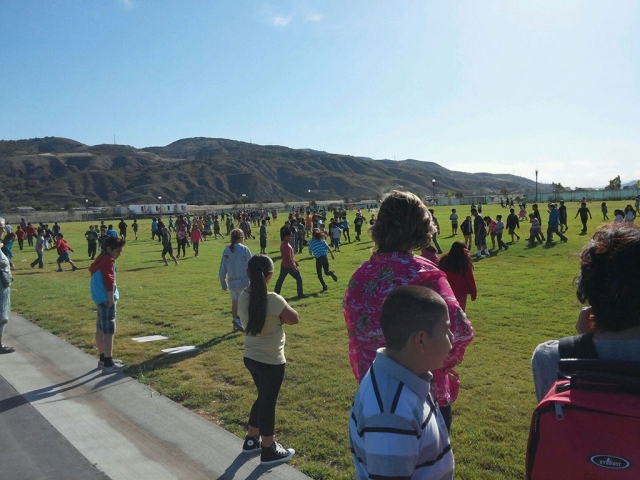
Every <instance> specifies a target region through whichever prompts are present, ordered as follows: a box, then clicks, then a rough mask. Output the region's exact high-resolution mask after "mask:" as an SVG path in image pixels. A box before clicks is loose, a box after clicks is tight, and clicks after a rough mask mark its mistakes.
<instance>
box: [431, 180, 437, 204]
mask: <svg viewBox="0 0 640 480" xmlns="http://www.w3.org/2000/svg"><path fill="white" fill-rule="evenodd" d="M431 185H432V186H433V203H434V205H435V203H436V179H435V178H434V179H433V180H431Z"/></svg>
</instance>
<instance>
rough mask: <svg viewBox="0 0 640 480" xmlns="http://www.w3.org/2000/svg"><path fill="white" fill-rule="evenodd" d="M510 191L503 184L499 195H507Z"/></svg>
mask: <svg viewBox="0 0 640 480" xmlns="http://www.w3.org/2000/svg"><path fill="white" fill-rule="evenodd" d="M510 193H511V191H510V190H509V189H508V188H507V187H505V186H504V185H503V186H502V188H501V189H500V195H502V196H504V197H506V196H507V195H509V194H510Z"/></svg>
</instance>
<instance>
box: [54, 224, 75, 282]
mask: <svg viewBox="0 0 640 480" xmlns="http://www.w3.org/2000/svg"><path fill="white" fill-rule="evenodd" d="M55 249H56V251H57V252H58V260H57V262H58V270H57V271H58V272H61V271H62V262H69V263H70V264H71V269H72V270H73V271H76V270H77V269H78V267H76V266H75V264H74V263H73V262H72V261H71V259H70V258H69V252H73V248H71V247H70V246H69V245H68V244H67V241H66V240H65V239H64V235H62V234H61V233H58V234H57V235H56V244H55Z"/></svg>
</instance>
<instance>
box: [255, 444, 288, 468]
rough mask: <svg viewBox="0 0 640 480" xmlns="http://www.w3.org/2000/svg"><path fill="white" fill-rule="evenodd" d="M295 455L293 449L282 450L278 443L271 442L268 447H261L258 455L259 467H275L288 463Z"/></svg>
mask: <svg viewBox="0 0 640 480" xmlns="http://www.w3.org/2000/svg"><path fill="white" fill-rule="evenodd" d="M295 454H296V451H295V450H294V449H293V448H283V446H282V445H280V444H279V443H278V442H273V444H272V445H271V446H270V447H262V452H261V453H260V465H275V464H276V463H283V462H288V461H289V459H290V458H291V457H293V456H294V455H295Z"/></svg>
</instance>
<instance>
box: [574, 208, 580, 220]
mask: <svg viewBox="0 0 640 480" xmlns="http://www.w3.org/2000/svg"><path fill="white" fill-rule="evenodd" d="M578 215H580V209H578V211H577V212H576V216H575V217H573V218H574V219H575V218H578Z"/></svg>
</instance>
